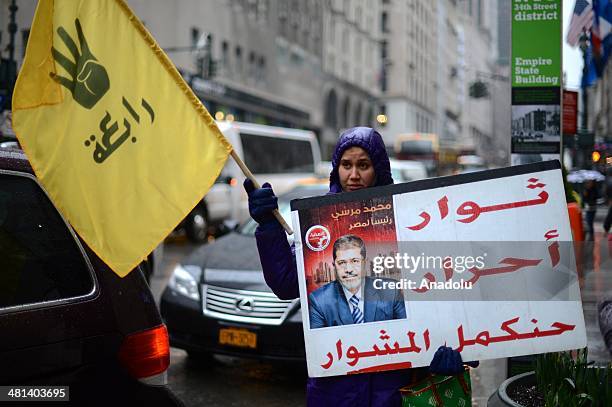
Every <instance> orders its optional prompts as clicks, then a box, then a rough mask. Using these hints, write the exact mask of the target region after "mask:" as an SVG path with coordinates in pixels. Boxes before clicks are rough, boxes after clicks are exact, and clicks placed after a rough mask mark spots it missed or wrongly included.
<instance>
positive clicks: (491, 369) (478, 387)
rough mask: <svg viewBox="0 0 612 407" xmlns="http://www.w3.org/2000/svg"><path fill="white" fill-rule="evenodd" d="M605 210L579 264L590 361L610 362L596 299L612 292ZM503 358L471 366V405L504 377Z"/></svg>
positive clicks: (484, 400) (610, 247)
mask: <svg viewBox="0 0 612 407" xmlns="http://www.w3.org/2000/svg"><path fill="white" fill-rule="evenodd" d="M604 217H605V211H602V210H600V211H598V214H597V217H596V220H595V241H593V242H584V246H583V256H582V265H583V267H582V270H580V267H579V279H580V293H581V297H582V308H583V310H584V320H585V321H584V322H585V325H586V332H587V348H588V350H589V360H592V361H595V362H596V363H606V362H611V361H612V357H611V355H610V353H609V352H608V351H607V349H606V348H605V344H604V342H603V339H602V335H601V332H600V330H599V321H598V315H597V302H598V301H600V300H601V299H602V298H603V297H604V295H606V292H607V293H608V295H612V243H610V244H609V243H608V240H607V237H606V236H604V235H603V227H602V223H603V219H604ZM506 365H507V363H506V359H494V360H485V361H482V362H480V367H478V368H477V369H472V375H471V379H472V405H474V406H486V405H487V400H488V399H489V396H490V395H491V394H493V392H495V391H497V388H498V387H499V385H500V384H501V383H502V382H503V381H504V380H506V378H507V377H506Z"/></svg>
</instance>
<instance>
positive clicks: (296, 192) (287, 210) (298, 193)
mask: <svg viewBox="0 0 612 407" xmlns="http://www.w3.org/2000/svg"><path fill="white" fill-rule="evenodd" d="M327 191H329V187H328V185H327V183H326V182H325V181H322V182H320V183H313V184H311V185H299V186H297V187H295V188H294V189H292V190H291V191H289V192H287V193H286V194H283V195H281V196H280V197H279V198H278V210H279V211H280V214H281V216H282V217H283V219H285V221H286V222H287V224H289V225H291V207H290V203H291V200H293V199H298V198H308V197H312V196H320V195H325V194H326V193H327ZM256 228H257V222H255V221H254V220H253V219H251V218H249V220H247V221H246V222H245V223H243V224H242V226H240V228H239V229H238V233H240V234H243V235H249V236H253V235H255V229H256Z"/></svg>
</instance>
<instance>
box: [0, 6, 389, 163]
mask: <svg viewBox="0 0 612 407" xmlns="http://www.w3.org/2000/svg"><path fill="white" fill-rule="evenodd" d="M127 2H128V4H129V6H130V7H131V8H132V9H133V11H134V13H135V14H136V15H137V16H138V17H139V18H140V19H141V20H142V21H143V22H144V24H145V26H146V27H147V28H148V29H149V31H150V32H151V34H152V35H153V37H154V38H155V39H156V40H157V42H158V44H159V45H160V47H161V48H162V49H164V50H165V51H166V53H167V54H168V56H169V57H170V59H171V60H172V61H173V62H174V63H175V65H176V67H177V68H178V69H179V71H180V72H181V73H182V74H183V77H184V78H185V79H186V81H187V82H188V83H189V84H190V85H191V87H192V89H193V90H194V91H195V93H196V94H197V95H198V96H199V98H200V99H201V100H202V102H203V103H204V105H205V106H206V107H207V109H208V110H209V112H210V113H211V114H212V115H213V116H215V117H216V118H217V119H229V120H240V121H247V122H253V123H261V124H270V125H277V126H283V127H296V128H304V129H311V130H314V131H315V132H316V133H317V135H318V137H319V141H320V144H321V147H322V153H323V158H324V159H325V158H327V159H329V158H330V157H331V152H332V150H333V146H334V145H335V143H336V140H337V137H338V133H339V131H341V130H342V129H344V128H347V127H352V126H355V125H371V124H372V123H373V121H374V117H375V113H376V111H377V98H378V96H379V91H378V88H379V79H378V77H379V75H380V58H379V54H380V11H379V10H380V7H379V6H378V3H379V2H378V1H376V2H370V1H367V0H286V1H277V0H206V1H200V0H127ZM17 3H18V7H19V10H18V11H17V27H18V33H17V36H16V41H15V59H16V60H17V65H18V66H20V64H21V61H22V59H23V54H24V52H25V43H26V42H27V36H28V33H29V27H30V24H31V22H32V18H33V15H34V10H35V7H36V1H35V0H20V1H18V2H17ZM9 4H10V0H0V11H1V12H0V33H1V34H2V35H0V46H1V47H2V49H4V48H5V47H6V44H7V43H8V40H9V39H8V35H7V32H6V27H7V26H8V23H9V16H8V14H9V13H8V7H9Z"/></svg>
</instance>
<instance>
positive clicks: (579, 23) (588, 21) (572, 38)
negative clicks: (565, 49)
mask: <svg viewBox="0 0 612 407" xmlns="http://www.w3.org/2000/svg"><path fill="white" fill-rule="evenodd" d="M592 25H593V8H592V7H591V1H590V0H576V4H575V5H574V12H573V13H572V18H571V20H570V23H569V30H568V31H567V38H566V39H567V43H568V44H569V45H571V46H572V47H575V46H576V45H577V44H578V40H579V39H580V34H581V33H582V30H589V29H590V28H591V26H592Z"/></svg>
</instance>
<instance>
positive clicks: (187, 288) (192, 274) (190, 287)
mask: <svg viewBox="0 0 612 407" xmlns="http://www.w3.org/2000/svg"><path fill="white" fill-rule="evenodd" d="M201 275H202V269H201V268H200V267H198V266H183V265H181V264H178V265H177V266H176V267H175V268H174V271H173V272H172V276H170V280H169V281H168V287H170V288H172V289H173V290H174V291H176V292H177V293H178V294H181V295H184V296H186V297H189V298H191V299H193V300H196V301H199V300H200V293H199V292H198V281H199V280H200V276H201Z"/></svg>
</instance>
